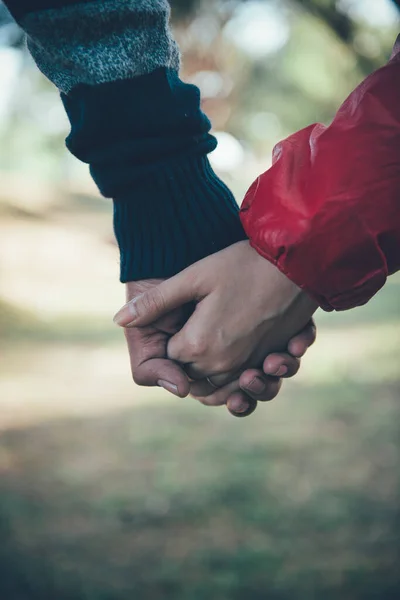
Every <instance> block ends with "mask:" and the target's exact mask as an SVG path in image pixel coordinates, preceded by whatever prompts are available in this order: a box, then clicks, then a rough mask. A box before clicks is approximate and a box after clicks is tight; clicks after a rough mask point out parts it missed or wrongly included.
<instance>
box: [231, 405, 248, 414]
mask: <svg viewBox="0 0 400 600" xmlns="http://www.w3.org/2000/svg"><path fill="white" fill-rule="evenodd" d="M248 408H249V405H248V404H241V405H240V406H239V407H238V408H235V410H234V412H235V413H244V412H246V410H248Z"/></svg>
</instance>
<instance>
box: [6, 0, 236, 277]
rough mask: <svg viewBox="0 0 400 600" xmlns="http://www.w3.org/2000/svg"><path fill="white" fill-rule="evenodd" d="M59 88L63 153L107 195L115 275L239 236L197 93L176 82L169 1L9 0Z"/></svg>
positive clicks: (184, 257) (177, 265)
mask: <svg viewBox="0 0 400 600" xmlns="http://www.w3.org/2000/svg"><path fill="white" fill-rule="evenodd" d="M5 3H6V4H7V6H8V7H9V9H10V11H11V12H12V14H13V15H14V17H15V18H16V20H17V21H18V22H19V23H20V25H21V26H22V27H23V29H24V30H25V32H26V34H27V38H28V47H29V49H30V52H31V54H32V56H33V58H34V59H35V61H36V63H37V65H38V66H39V68H40V69H41V70H42V72H43V73H44V74H45V75H46V76H47V77H48V78H49V79H50V80H51V81H53V83H55V84H56V86H57V87H58V88H59V90H60V91H61V98H62V101H63V103H64V106H65V109H66V112H67V114H68V117H69V120H70V123H71V132H70V135H69V136H68V138H67V146H68V148H69V150H70V151H71V152H72V153H73V154H74V155H75V156H76V157H77V158H79V159H80V160H82V161H83V162H86V163H87V164H89V165H90V172H91V174H92V176H93V178H94V180H95V182H96V183H97V185H98V187H99V189H100V191H101V193H102V194H103V195H105V196H107V197H109V198H112V199H113V201H114V230H115V234H116V238H117V241H118V244H119V248H120V255H121V281H131V280H135V279H147V278H152V277H169V276H171V275H174V274H175V273H177V272H179V271H181V270H182V269H184V268H185V267H187V266H188V265H190V264H192V263H193V262H195V261H196V260H199V259H201V258H203V257H204V256H207V255H209V254H211V253H213V252H216V251H218V250H220V249H222V248H225V247H226V246H228V245H230V244H232V243H235V242H237V241H238V240H240V239H243V238H244V237H245V234H244V231H243V228H242V226H241V224H240V220H239V215H238V207H237V205H236V203H235V200H234V198H233V196H232V194H231V193H230V191H229V190H228V188H227V187H226V186H225V185H224V184H223V183H222V182H221V181H220V180H219V179H218V177H217V176H216V175H215V173H214V172H213V170H212V169H211V167H210V164H209V162H208V159H207V154H208V153H209V152H211V151H212V150H213V149H214V148H215V146H216V140H215V138H214V137H213V136H212V135H210V133H209V132H210V128H211V124H210V122H209V120H208V119H207V117H206V116H205V115H204V113H203V112H202V110H201V105H200V93H199V90H198V89H197V88H196V87H195V86H192V85H188V84H185V83H184V82H182V81H181V80H180V79H179V74H178V71H179V51H178V47H177V45H176V43H175V41H174V39H173V37H172V34H171V31H170V28H169V18H170V6H169V3H168V2H167V0H5Z"/></svg>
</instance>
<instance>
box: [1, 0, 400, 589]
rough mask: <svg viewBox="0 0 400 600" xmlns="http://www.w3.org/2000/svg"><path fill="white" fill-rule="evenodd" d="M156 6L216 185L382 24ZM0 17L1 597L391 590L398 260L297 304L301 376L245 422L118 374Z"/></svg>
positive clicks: (62, 122) (86, 208) (84, 231)
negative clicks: (202, 132) (312, 319)
mask: <svg viewBox="0 0 400 600" xmlns="http://www.w3.org/2000/svg"><path fill="white" fill-rule="evenodd" d="M172 4H173V9H174V10H173V17H174V27H175V30H176V35H177V37H178V39H179V41H180V44H181V47H182V50H183V53H184V77H185V79H187V80H190V81H192V82H194V83H196V84H197V85H199V86H200V87H201V90H202V93H203V98H204V109H205V110H206V112H207V113H208V114H209V116H210V117H211V119H212V121H213V123H214V127H215V131H216V135H217V136H218V138H219V140H220V146H219V149H218V150H217V151H216V152H215V153H214V154H213V155H212V156H211V159H212V161H213V163H214V165H215V167H216V168H217V170H218V171H219V172H220V173H221V175H222V177H223V178H224V179H225V180H226V181H227V182H228V183H229V184H230V185H231V186H232V188H233V189H234V191H235V193H236V195H237V198H238V200H240V198H241V197H242V196H243V193H244V192H245V190H246V189H247V187H248V186H249V184H250V183H251V182H252V180H253V178H254V177H255V176H256V175H257V174H258V173H259V172H261V171H264V170H265V169H266V168H268V166H269V164H270V155H271V149H272V147H273V145H274V144H275V143H276V142H277V141H278V140H279V139H282V137H284V136H286V135H287V134H289V133H291V132H292V131H294V130H296V129H298V128H300V127H303V126H306V125H308V124H309V123H311V122H314V121H316V120H320V121H323V122H329V120H330V119H331V117H332V115H333V114H334V112H335V110H336V108H337V107H338V106H339V104H340V103H341V101H342V100H343V99H344V98H345V97H346V95H347V94H348V93H349V92H350V91H351V90H352V89H353V87H354V86H355V85H356V84H357V83H358V82H359V81H361V80H362V78H363V77H364V76H365V75H366V74H367V73H369V72H371V71H372V70H373V69H375V68H376V67H378V66H379V65H381V64H382V63H383V62H384V61H385V60H386V59H387V57H388V56H389V55H390V49H391V46H392V44H393V42H394V39H395V37H396V35H397V32H398V29H399V17H400V9H399V8H398V4H400V3H397V2H394V1H391V0H340V1H334V0H297V1H295V0H281V1H278V0H276V1H274V0H263V1H261V0H260V1H258V2H255V1H247V2H244V1H243V2H240V1H234V0H230V1H223V0H191V1H189V0H180V1H179V2H178V1H177V0H176V1H175V2H172ZM0 22H1V23H2V27H0V44H1V46H0V343H1V351H0V540H1V544H0V598H1V600H47V599H52V600H66V599H67V600H122V599H124V600H125V599H128V598H129V599H135V600H136V599H138V600H164V599H167V598H168V599H170V598H171V599H174V600H203V599H204V600H206V599H207V600H208V599H212V600H244V599H245V600H313V599H317V598H318V599H320V598H324V599H326V600H331V599H332V600H359V599H360V600H369V599H382V600H386V599H392V598H393V599H395V598H400V574H399V563H398V558H399V524H400V523H399V521H400V519H399V490H400V486H399V483H400V476H399V466H400V460H399V447H398V441H399V429H400V426H399V416H400V405H399V396H400V385H399V381H400V368H399V341H400V306H399V304H400V302H399V298H400V279H399V277H393V278H391V279H390V280H389V282H388V284H387V285H386V287H385V289H384V290H383V291H382V292H381V293H380V294H379V295H378V296H377V297H376V298H374V299H373V300H372V301H371V302H370V303H369V304H368V305H367V306H366V307H364V308H362V309H359V310H356V311H353V312H349V313H345V314H329V315H326V314H321V315H318V318H317V321H318V325H319V340H318V343H317V344H316V345H315V347H314V348H313V349H312V350H311V351H310V352H309V355H308V356H307V357H306V359H305V360H304V365H303V369H302V372H301V374H299V376H298V377H296V378H295V379H294V380H293V381H290V382H287V384H285V387H284V390H283V392H282V394H281V395H280V397H279V398H278V399H277V400H276V401H274V402H273V403H271V404H270V405H268V406H261V407H260V408H259V410H258V411H257V412H256V413H255V414H254V415H253V416H252V417H251V418H249V419H247V420H235V419H234V418H232V417H230V416H229V415H228V414H227V412H226V411H225V410H224V409H210V408H205V407H203V406H201V405H199V404H197V403H196V402H195V401H194V400H190V399H185V400H174V399H173V398H172V397H170V396H167V395H166V394H165V393H164V392H161V391H158V390H146V389H143V388H142V389H141V388H137V387H135V386H134V385H133V384H132V382H131V380H130V375H129V367H128V356H127V352H126V350H125V346H124V340H123V339H122V337H121V334H120V332H119V331H118V330H117V329H116V328H115V327H114V326H113V325H112V323H111V316H112V315H113V313H114V312H115V310H116V309H117V308H119V306H120V305H121V303H122V301H123V298H124V290H123V287H122V286H121V285H120V284H119V283H118V253H117V250H116V247H115V244H114V240H113V235H112V227H111V207H110V203H109V202H108V201H106V200H103V199H101V198H99V197H98V195H97V192H96V190H95V188H94V186H93V184H92V183H91V181H90V178H89V176H88V174H87V169H86V167H84V166H82V165H80V164H78V163H77V161H75V160H74V159H72V158H71V157H69V156H68V154H67V152H66V150H65V149H64V145H63V139H64V137H65V135H66V133H67V131H68V126H67V122H66V119H65V117H64V115H63V111H62V108H61V103H60V101H59V98H58V95H57V92H56V91H55V90H54V89H53V88H52V87H51V85H50V84H49V83H47V82H46V81H45V80H44V78H43V77H42V76H41V75H40V74H39V73H38V71H37V70H36V69H35V67H34V65H33V64H32V61H31V60H30V59H29V57H28V56H27V54H26V52H25V51H24V50H23V43H22V39H21V34H20V32H19V30H18V29H17V28H16V26H15V25H14V24H12V23H11V22H9V19H8V17H7V15H6V13H5V12H4V11H3V9H2V8H1V6H0ZM349 160H351V157H349ZM82 256H84V257H85V260H84V261H82V260H81V259H82Z"/></svg>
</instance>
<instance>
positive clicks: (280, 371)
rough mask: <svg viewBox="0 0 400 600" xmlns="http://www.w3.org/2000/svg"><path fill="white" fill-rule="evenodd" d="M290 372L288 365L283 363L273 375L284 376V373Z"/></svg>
mask: <svg viewBox="0 0 400 600" xmlns="http://www.w3.org/2000/svg"><path fill="white" fill-rule="evenodd" d="M287 372H288V368H287V366H286V365H282V366H281V367H279V369H278V370H277V371H276V372H275V373H273V375H275V377H283V376H284V375H286V373H287Z"/></svg>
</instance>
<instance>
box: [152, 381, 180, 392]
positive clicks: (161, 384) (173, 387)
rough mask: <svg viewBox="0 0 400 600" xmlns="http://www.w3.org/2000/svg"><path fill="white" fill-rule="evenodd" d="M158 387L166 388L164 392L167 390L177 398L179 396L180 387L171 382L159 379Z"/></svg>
mask: <svg viewBox="0 0 400 600" xmlns="http://www.w3.org/2000/svg"><path fill="white" fill-rule="evenodd" d="M157 385H158V387H162V388H164V390H167V392H171V394H175V395H176V396H177V395H178V386H176V385H174V384H173V383H170V382H169V381H165V380H164V379H159V380H158V381H157Z"/></svg>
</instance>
